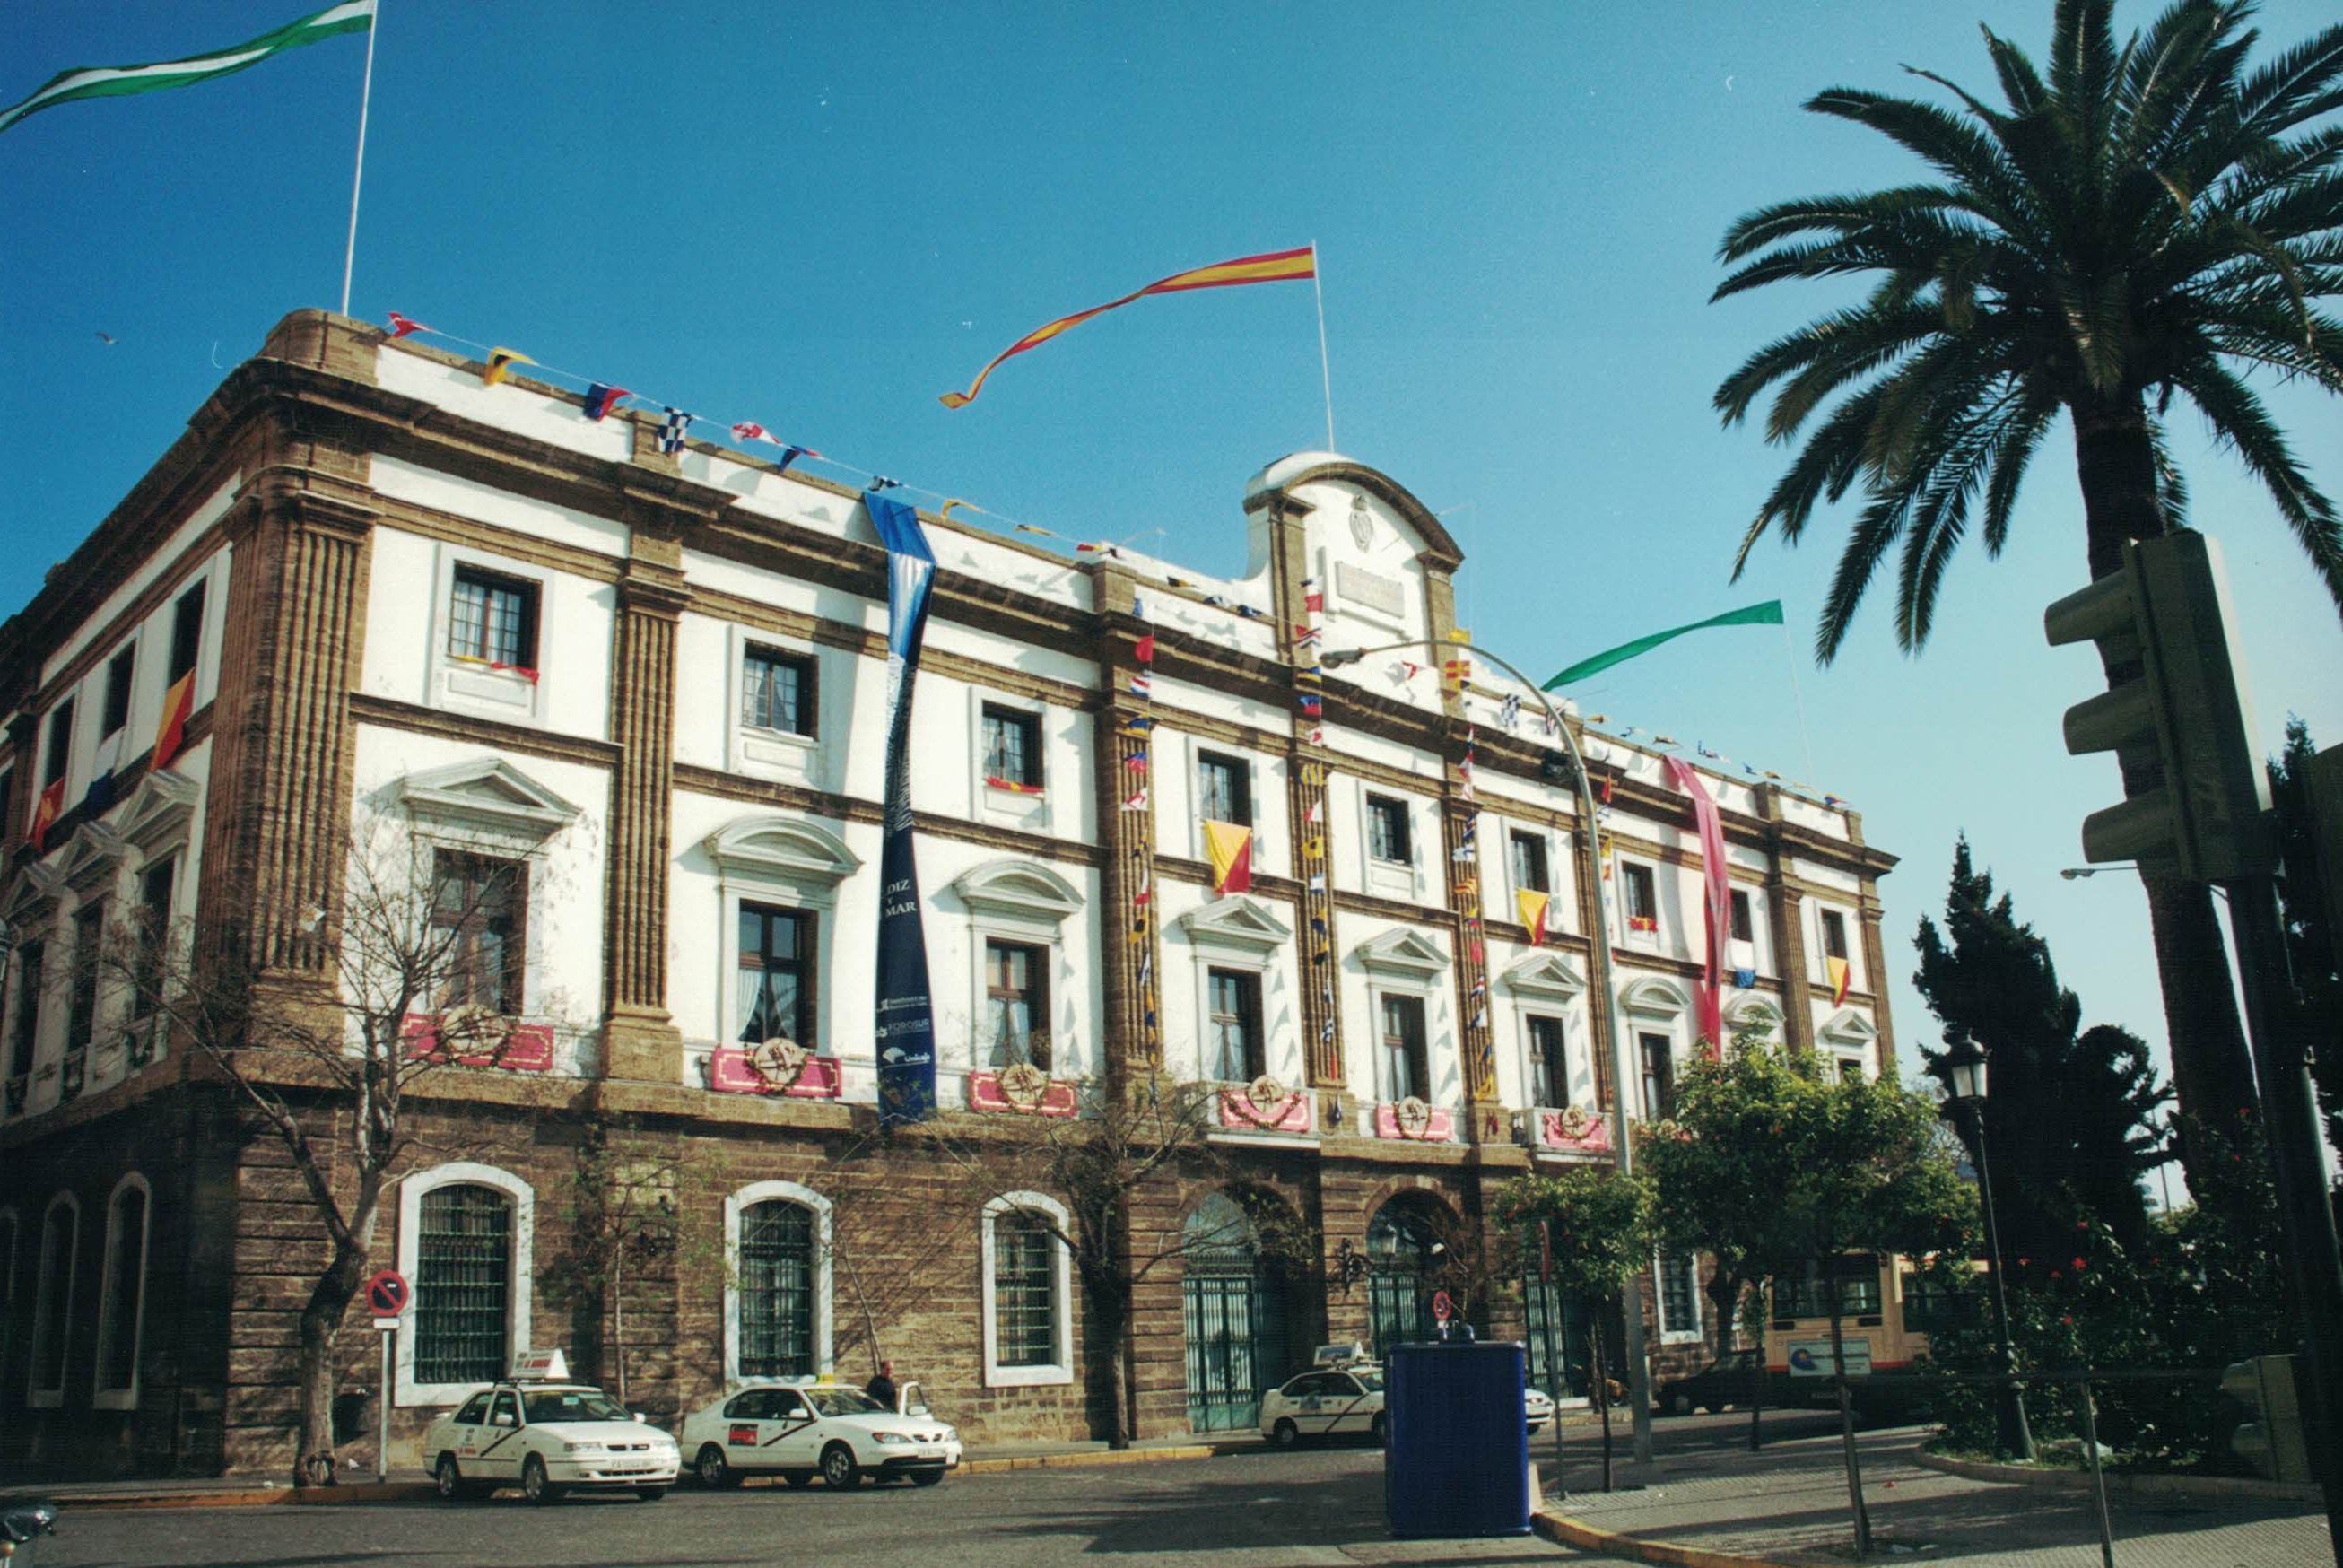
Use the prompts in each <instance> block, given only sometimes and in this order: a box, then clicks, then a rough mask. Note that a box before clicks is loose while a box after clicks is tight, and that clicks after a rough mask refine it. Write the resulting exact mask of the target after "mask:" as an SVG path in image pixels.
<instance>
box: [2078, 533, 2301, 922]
mask: <svg viewBox="0 0 2343 1568" xmlns="http://www.w3.org/2000/svg"><path fill="white" fill-rule="evenodd" d="M2228 597H2229V596H2228V587H2227V579H2226V578H2225V576H2224V574H2223V573H2222V570H2221V555H2220V550H2219V548H2218V547H2217V546H2216V545H2215V544H2214V543H2213V541H2212V540H2210V539H2208V538H2206V537H2205V536H2204V535H2202V534H2200V533H2197V532H2196V531H2195V530H2194V529H2190V528H2180V529H2177V530H2175V531H2174V532H2172V533H2168V534H2166V535H2163V536H2162V537H2160V538H2152V539H2143V540H2140V541H2139V542H2137V543H2136V544H2127V545H2126V546H2125V547H2124V565H2123V570H2121V571H2119V572H2117V573H2115V574H2113V575H2111V576H2108V577H2104V578H2100V579H2099V580H2098V581H2097V582H2095V583H2093V584H2092V585H2091V586H2090V587H2088V588H2085V589H2083V590H2082V591H2081V592H2079V593H2072V594H2068V595H2067V596H2066V598H2062V599H2060V600H2058V601H2057V602H2056V604H2053V605H2052V606H2050V608H2048V609H2046V610H2045V611H2044V612H2043V615H2042V627H2043V630H2044V631H2045V633H2046V634H2047V635H2048V637H2049V639H2050V643H2051V646H2052V647H2054V648H2055V647H2060V646H2063V645H2065V644H2066V643H2071V642H2083V641H2090V642H2094V643H2097V645H2098V647H2099V654H2100V658H2101V659H2102V660H2103V661H2104V663H2105V664H2106V665H2107V668H2108V669H2109V670H2111V671H2124V670H2129V671H2131V672H2132V675H2131V678H2129V679H2127V680H2125V681H2124V682H2123V683H2122V684H2121V685H2118V686H2117V687H2115V688H2113V689H2110V690H2108V691H2107V692H2105V693H2104V694H2102V695H2100V696H2097V697H2094V698H2092V699H2090V700H2089V701H2088V702H2083V703H2078V704H2077V705H2076V706H2075V707H2073V708H2070V709H2067V710H2066V749H2067V751H2068V752H2070V753H2072V754H2073V755H2075V756H2077V757H2079V756H2082V755H2083V754H2085V753H2086V752H2091V751H2114V752H2117V754H2119V755H2120V756H2121V757H2122V758H2123V759H2125V760H2126V761H2127V762H2137V761H2142V760H2149V759H2152V760H2154V761H2155V762H2157V764H2159V765H2160V768H2161V772H2162V781H2161V782H2160V783H2159V784H2158V785H2157V787H2156V788H2155V789H2150V790H2147V792H2145V793H2143V794H2139V795H2135V796H2133V797H2131V798H2130V799H2127V800H2126V801H2124V803H2123V804H2122V805H2120V806H2112V807H2109V808H2108V809H2106V810H2104V811H2094V812H2093V813H2091V815H2090V816H2088V817H2087V818H2085V819H2084V820H2083V859H2086V860H2088V861H2091V862H2093V863H2094V864H2104V863H2106V862H2107V861H2110V860H2164V861H2172V862H2177V868H2178V870H2179V873H2180V875H2181V876H2182V877H2184V878H2186V879H2189V880H2191V881H2198V882H2221V881H2228V880H2231V879H2235V878H2238V877H2243V876H2249V875H2252V874H2254V873H2257V872H2267V871H2269V870H2272V869H2275V867H2276V865H2277V859H2276V855H2275V852H2274V851H2275V848H2276V846H2275V843H2274V840H2273V836H2272V834H2271V831H2270V825H2269V821H2268V813H2269V780H2268V777H2267V776H2266V775H2265V774H2264V773H2263V771H2262V759H2261V749H2260V747H2259V746H2258V745H2257V744H2256V742H2255V738H2254V726H2253V720H2252V719H2251V717H2250V716H2249V714H2248V712H2247V702H2246V698H2245V693H2244V690H2243V688H2244V685H2245V668H2244V662H2243V660H2242V658H2240V657H2239V655H2238V652H2237V645H2236V644H2235V642H2234V641H2233V640H2232V639H2231V638H2230V635H2229V617H2228V614H2227V609H2228Z"/></svg>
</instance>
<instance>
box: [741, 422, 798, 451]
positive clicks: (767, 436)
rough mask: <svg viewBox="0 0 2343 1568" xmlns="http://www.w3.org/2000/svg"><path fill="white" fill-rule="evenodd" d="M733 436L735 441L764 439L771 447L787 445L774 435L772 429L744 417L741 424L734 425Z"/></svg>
mask: <svg viewBox="0 0 2343 1568" xmlns="http://www.w3.org/2000/svg"><path fill="white" fill-rule="evenodd" d="M732 438H733V439H734V440H735V441H762V442H764V443H765V444H766V445H767V446H769V447H779V446H783V445H786V443H785V442H783V441H782V439H781V438H780V437H779V436H776V435H774V434H773V433H772V432H771V431H770V430H768V429H766V428H765V427H763V426H762V425H759V424H758V423H757V422H756V421H755V420H753V419H744V420H742V421H741V422H740V423H739V424H738V425H735V426H733V427H732Z"/></svg>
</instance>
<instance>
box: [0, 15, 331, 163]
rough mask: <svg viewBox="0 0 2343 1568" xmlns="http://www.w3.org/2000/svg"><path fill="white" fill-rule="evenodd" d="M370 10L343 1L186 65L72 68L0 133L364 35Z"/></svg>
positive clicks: (3, 116) (2, 118)
mask: <svg viewBox="0 0 2343 1568" xmlns="http://www.w3.org/2000/svg"><path fill="white" fill-rule="evenodd" d="M374 5H375V0H345V3H344V4H342V5H328V6H327V7H326V9H324V10H323V11H320V12H318V13H317V14H316V15H311V16H304V17H302V18H301V19H300V20H299V21H297V22H287V24H285V25H283V26H282V27H279V28H277V30H276V31H275V32H273V33H263V34H262V35H260V36H259V37H257V38H255V39H253V40H252V41H251V42H250V43H247V44H238V45H236V47H234V48H232V49H215V50H213V51H212V52H211V53H210V54H208V55H188V56H187V57H186V59H184V60H157V61H156V62H154V63H153V64H151V65H76V66H75V67H74V68H73V69H72V70H70V71H60V72H58V73H57V74H56V75H54V76H52V77H50V78H49V79H48V80H47V81H46V82H45V83H43V84H42V85H41V88H40V90H39V91H38V92H36V93H35V94H34V95H32V96H31V97H29V98H26V99H25V101H24V102H23V103H21V104H17V105H15V106H11V107H9V108H5V109H0V131H5V130H7V129H8V128H9V127H11V126H14V125H15V124H16V122H17V121H19V120H21V119H23V118H24V117H25V116H27V115H36V114H38V113H40V112H41V111H42V110H43V109H47V108H53V107H55V106H57V105H59V104H69V103H72V102H73V101H75V99H77V98H118V97H121V96H124V95H126V94H130V93H159V92H161V91H163V90H164V89H165V88H166V87H191V86H193V85H196V83H197V82H208V81H210V80H211V79H212V78H213V77H215V76H226V75H232V74H233V73H235V72H237V71H242V70H247V69H249V68H250V67H252V66H254V65H259V64H260V62H262V61H263V60H266V59H269V58H271V57H272V56H275V55H281V54H283V53H284V52H285V51H286V50H287V49H297V48H299V47H300V46H301V45H304V44H314V43H316V42H317V40H318V39H320V38H331V37H333V36H334V35H336V34H338V33H363V32H365V31H366V30H367V28H369V27H372V26H373V25H374Z"/></svg>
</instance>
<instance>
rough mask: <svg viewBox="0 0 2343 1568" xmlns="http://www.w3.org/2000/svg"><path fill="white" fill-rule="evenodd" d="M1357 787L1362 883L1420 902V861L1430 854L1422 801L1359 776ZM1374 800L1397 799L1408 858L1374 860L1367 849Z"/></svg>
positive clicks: (1422, 875)
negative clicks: (1404, 823) (1404, 821)
mask: <svg viewBox="0 0 2343 1568" xmlns="http://www.w3.org/2000/svg"><path fill="white" fill-rule="evenodd" d="M1357 789H1358V809H1359V839H1358V843H1359V867H1360V879H1361V882H1362V885H1363V886H1364V888H1365V889H1366V890H1367V891H1368V892H1370V893H1378V894H1381V895H1383V896H1384V897H1386V898H1399V899H1406V900H1411V901H1415V902H1421V901H1422V900H1423V890H1424V887H1425V885H1426V883H1425V872H1424V863H1425V861H1426V860H1428V859H1431V857H1432V854H1433V849H1432V847H1431V843H1430V842H1429V841H1427V839H1426V838H1425V835H1424V832H1423V802H1422V801H1420V800H1418V799H1416V798H1415V797H1414V796H1413V795H1410V794H1407V793H1406V792H1404V791H1403V790H1398V789H1383V788H1380V787H1378V786H1376V785H1373V784H1370V783H1369V782H1368V781H1367V780H1365V779H1360V780H1358V782H1357ZM1377 799H1383V800H1394V801H1397V802H1398V803H1399V805H1400V808H1401V809H1403V810H1404V811H1405V812H1406V813H1407V852H1408V859H1406V860H1404V861H1400V860H1382V859H1376V858H1375V855H1374V852H1373V849H1372V848H1371V846H1372V845H1373V842H1374V836H1373V817H1374V804H1373V802H1374V801H1375V800H1377ZM1443 853H1445V851H1443Z"/></svg>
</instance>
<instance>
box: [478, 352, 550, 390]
mask: <svg viewBox="0 0 2343 1568" xmlns="http://www.w3.org/2000/svg"><path fill="white" fill-rule="evenodd" d="M536 363H537V361H536V360H534V359H531V358H530V357H528V355H526V354H523V353H522V352H521V351H520V350H519V349H518V348H491V349H489V350H488V368H487V369H486V370H483V371H481V372H480V385H481V386H483V387H493V386H495V385H496V384H497V383H498V382H499V381H501V380H503V379H504V378H505V372H506V371H508V370H509V369H511V368H512V367H514V366H516V365H534V364H536Z"/></svg>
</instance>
